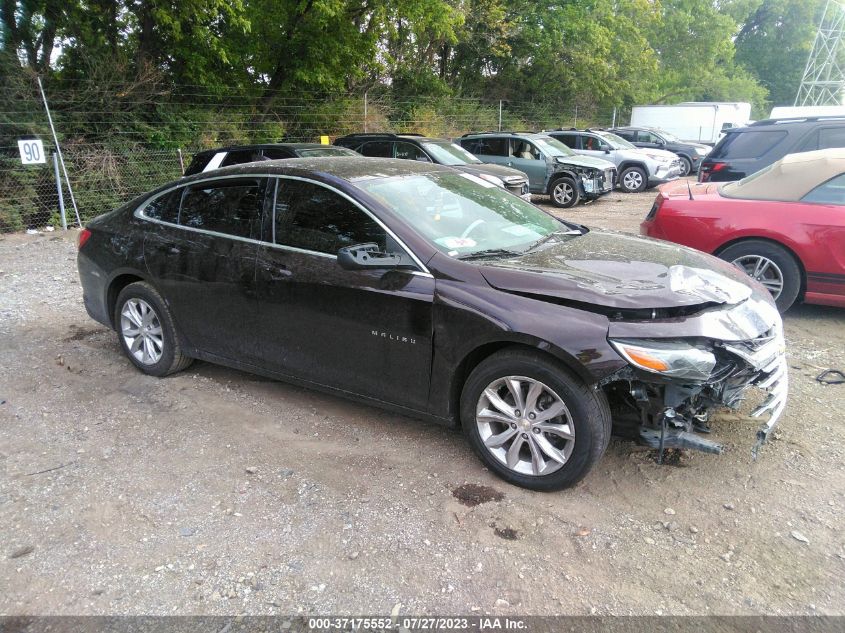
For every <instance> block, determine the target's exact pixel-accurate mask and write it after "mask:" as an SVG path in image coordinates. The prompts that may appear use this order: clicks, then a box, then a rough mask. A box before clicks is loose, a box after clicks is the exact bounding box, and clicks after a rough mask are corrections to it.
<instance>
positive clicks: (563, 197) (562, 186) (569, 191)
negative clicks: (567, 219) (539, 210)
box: [552, 182, 575, 205]
mask: <svg viewBox="0 0 845 633" xmlns="http://www.w3.org/2000/svg"><path fill="white" fill-rule="evenodd" d="M574 194H575V190H574V189H573V188H572V185H571V184H569V183H568V182H559V183H557V184H556V185H555V186H554V187H553V188H552V196H553V197H554V199H555V202H557V203H558V204H560V205H565V204H569V202H571V201H572V196H573V195H574Z"/></svg>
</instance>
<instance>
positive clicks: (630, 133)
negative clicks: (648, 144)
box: [613, 130, 637, 141]
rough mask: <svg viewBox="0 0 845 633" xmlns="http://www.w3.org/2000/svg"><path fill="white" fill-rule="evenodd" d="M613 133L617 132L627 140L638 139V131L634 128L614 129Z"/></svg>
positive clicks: (617, 134)
mask: <svg viewBox="0 0 845 633" xmlns="http://www.w3.org/2000/svg"><path fill="white" fill-rule="evenodd" d="M613 133H614V134H616V136H621V137H622V138H624V139H625V140H626V141H636V140H637V132H635V131H634V130H614V131H613Z"/></svg>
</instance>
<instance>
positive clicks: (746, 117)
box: [631, 101, 751, 145]
mask: <svg viewBox="0 0 845 633" xmlns="http://www.w3.org/2000/svg"><path fill="white" fill-rule="evenodd" d="M750 121H751V104H750V103H742V102H704V101H688V102H686V103H677V104H675V105H641V106H634V107H633V109H632V110H631V125H632V126H636V127H654V128H659V129H661V130H666V131H667V132H671V133H672V134H674V135H675V136H677V137H678V138H679V139H681V140H682V141H688V142H691V143H706V144H708V145H714V144H715V143H716V142H717V141H718V140H719V139H720V138H721V136H722V132H723V131H724V130H726V129H728V128H731V127H742V126H743V125H748V123H750Z"/></svg>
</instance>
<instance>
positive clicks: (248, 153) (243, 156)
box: [220, 149, 264, 167]
mask: <svg viewBox="0 0 845 633" xmlns="http://www.w3.org/2000/svg"><path fill="white" fill-rule="evenodd" d="M257 160H264V157H263V156H261V152H260V151H259V150H257V149H251V150H238V151H236V152H229V153H228V154H226V158H224V159H223V162H222V163H220V166H221V167H228V166H229V165H241V164H243V163H254V162H255V161H257Z"/></svg>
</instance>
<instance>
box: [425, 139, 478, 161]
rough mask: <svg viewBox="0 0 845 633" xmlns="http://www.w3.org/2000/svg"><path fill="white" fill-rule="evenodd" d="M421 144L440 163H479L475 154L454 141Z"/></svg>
mask: <svg viewBox="0 0 845 633" xmlns="http://www.w3.org/2000/svg"><path fill="white" fill-rule="evenodd" d="M422 146H423V147H424V148H425V149H426V150H427V151H428V153H429V154H431V155H432V156H434V158H435V160H436V161H437V162H438V163H440V164H441V165H467V164H472V165H478V164H479V163H481V161H480V160H478V159H477V158H476V157H475V156H473V155H472V154H470V153H469V152H468V151H466V150H465V149H464V148H463V147H461V146H460V145H456V144H455V143H422Z"/></svg>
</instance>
